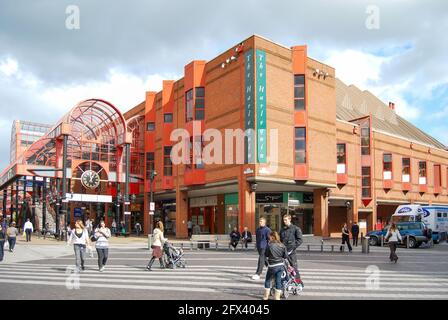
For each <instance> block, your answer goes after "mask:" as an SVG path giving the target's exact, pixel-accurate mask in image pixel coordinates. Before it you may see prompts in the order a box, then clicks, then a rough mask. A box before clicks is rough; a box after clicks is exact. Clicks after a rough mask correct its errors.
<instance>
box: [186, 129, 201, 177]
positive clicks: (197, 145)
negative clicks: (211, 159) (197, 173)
mask: <svg viewBox="0 0 448 320" xmlns="http://www.w3.org/2000/svg"><path fill="white" fill-rule="evenodd" d="M194 141H195V143H194V144H193V137H190V141H189V143H188V148H189V153H190V163H188V164H187V165H186V168H187V169H189V170H191V169H193V168H195V169H204V162H203V160H202V150H203V149H204V138H203V136H196V137H195V139H194ZM194 148H196V150H195V152H193V151H194ZM194 156H196V158H195V159H194Z"/></svg>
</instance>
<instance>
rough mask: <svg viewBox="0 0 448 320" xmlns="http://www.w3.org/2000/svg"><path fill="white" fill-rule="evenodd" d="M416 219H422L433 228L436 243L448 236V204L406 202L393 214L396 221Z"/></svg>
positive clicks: (413, 220) (412, 220) (393, 220)
mask: <svg viewBox="0 0 448 320" xmlns="http://www.w3.org/2000/svg"><path fill="white" fill-rule="evenodd" d="M416 221H422V222H423V223H425V225H426V226H427V227H428V228H429V229H431V230H432V239H433V240H434V242H435V243H438V242H439V241H440V240H443V239H446V238H447V233H448V206H421V205H418V204H405V205H401V206H399V207H398V208H397V209H396V210H395V213H394V214H393V215H392V222H395V223H397V222H416Z"/></svg>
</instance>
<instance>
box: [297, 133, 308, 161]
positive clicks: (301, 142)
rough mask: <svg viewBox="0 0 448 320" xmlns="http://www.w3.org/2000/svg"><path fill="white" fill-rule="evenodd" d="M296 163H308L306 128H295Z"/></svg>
mask: <svg viewBox="0 0 448 320" xmlns="http://www.w3.org/2000/svg"><path fill="white" fill-rule="evenodd" d="M295 153H296V163H300V164H304V163H306V131H305V128H303V127H302V128H295Z"/></svg>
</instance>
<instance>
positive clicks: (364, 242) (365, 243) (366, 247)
mask: <svg viewBox="0 0 448 320" xmlns="http://www.w3.org/2000/svg"><path fill="white" fill-rule="evenodd" d="M369 240H370V237H362V238H361V247H362V248H361V249H362V253H365V254H368V253H370V243H369Z"/></svg>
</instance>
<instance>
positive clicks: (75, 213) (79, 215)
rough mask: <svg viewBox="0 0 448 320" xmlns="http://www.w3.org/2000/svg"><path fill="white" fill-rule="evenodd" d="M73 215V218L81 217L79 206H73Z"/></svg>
mask: <svg viewBox="0 0 448 320" xmlns="http://www.w3.org/2000/svg"><path fill="white" fill-rule="evenodd" d="M73 216H74V217H75V218H81V217H82V209H81V208H75V209H74V211H73Z"/></svg>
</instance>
